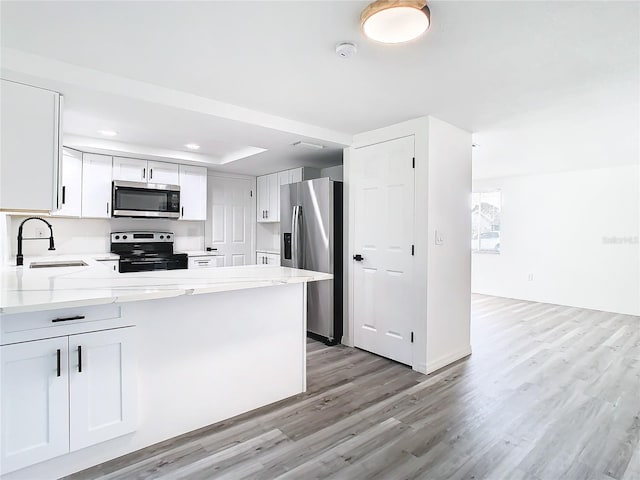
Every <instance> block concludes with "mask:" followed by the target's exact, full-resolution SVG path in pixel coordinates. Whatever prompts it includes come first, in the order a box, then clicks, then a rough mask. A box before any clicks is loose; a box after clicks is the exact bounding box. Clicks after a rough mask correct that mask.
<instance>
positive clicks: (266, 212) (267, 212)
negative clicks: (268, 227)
mask: <svg viewBox="0 0 640 480" xmlns="http://www.w3.org/2000/svg"><path fill="white" fill-rule="evenodd" d="M264 213H265V214H266V215H267V216H266V217H265V218H269V210H265V211H264Z"/></svg>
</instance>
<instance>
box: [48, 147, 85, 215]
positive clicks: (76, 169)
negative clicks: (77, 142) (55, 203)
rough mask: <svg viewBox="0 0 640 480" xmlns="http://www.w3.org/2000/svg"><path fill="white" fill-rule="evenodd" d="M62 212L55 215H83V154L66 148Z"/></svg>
mask: <svg viewBox="0 0 640 480" xmlns="http://www.w3.org/2000/svg"><path fill="white" fill-rule="evenodd" d="M61 165H62V195H61V199H60V210H58V211H55V212H52V214H53V215H59V216H64V217H79V216H80V215H81V214H82V153H81V152H78V151H76V150H71V149H68V148H65V149H64V151H63V154H62V164H61Z"/></svg>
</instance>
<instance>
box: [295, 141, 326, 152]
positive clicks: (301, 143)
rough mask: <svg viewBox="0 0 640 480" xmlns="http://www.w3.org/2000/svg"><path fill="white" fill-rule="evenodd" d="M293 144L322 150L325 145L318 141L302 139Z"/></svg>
mask: <svg viewBox="0 0 640 480" xmlns="http://www.w3.org/2000/svg"><path fill="white" fill-rule="evenodd" d="M292 145H293V146H294V147H306V148H313V149H315V150H321V149H323V148H324V145H318V144H317V143H309V142H302V141H298V142H294V143H292Z"/></svg>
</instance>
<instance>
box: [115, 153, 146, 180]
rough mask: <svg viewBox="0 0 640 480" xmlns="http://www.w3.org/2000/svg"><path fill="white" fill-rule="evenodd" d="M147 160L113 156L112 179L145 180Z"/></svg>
mask: <svg viewBox="0 0 640 480" xmlns="http://www.w3.org/2000/svg"><path fill="white" fill-rule="evenodd" d="M148 175H149V174H148V171H147V161H146V160H140V159H137V158H125V157H113V179H114V180H123V181H126V182H146V181H147V178H148Z"/></svg>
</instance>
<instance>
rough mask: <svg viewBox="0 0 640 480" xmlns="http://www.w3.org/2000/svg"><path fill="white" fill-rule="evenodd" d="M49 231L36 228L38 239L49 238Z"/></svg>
mask: <svg viewBox="0 0 640 480" xmlns="http://www.w3.org/2000/svg"><path fill="white" fill-rule="evenodd" d="M48 236H49V235H47V229H46V228H45V227H36V238H45V237H48Z"/></svg>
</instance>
